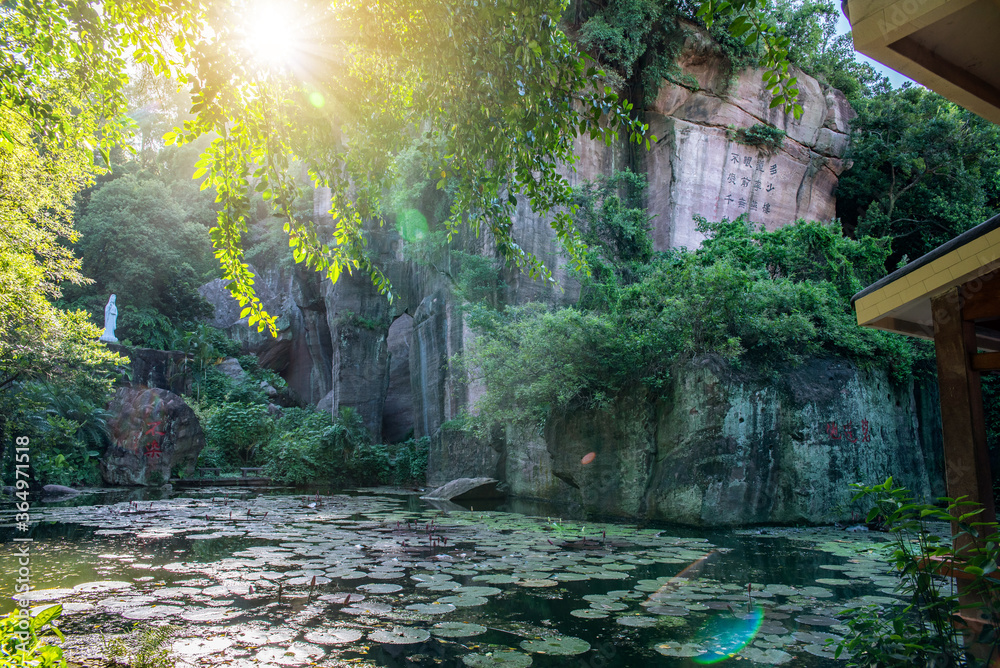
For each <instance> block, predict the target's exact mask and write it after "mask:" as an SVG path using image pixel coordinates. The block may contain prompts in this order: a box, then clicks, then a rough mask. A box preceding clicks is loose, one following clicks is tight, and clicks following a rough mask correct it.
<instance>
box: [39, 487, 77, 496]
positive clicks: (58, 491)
mask: <svg viewBox="0 0 1000 668" xmlns="http://www.w3.org/2000/svg"><path fill="white" fill-rule="evenodd" d="M42 491H44V492H45V494H46V496H72V495H74V494H79V493H80V490H78V489H73V488H72V487H66V486H65V485H45V486H44V487H42Z"/></svg>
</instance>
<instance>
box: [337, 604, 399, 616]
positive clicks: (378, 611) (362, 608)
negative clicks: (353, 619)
mask: <svg viewBox="0 0 1000 668" xmlns="http://www.w3.org/2000/svg"><path fill="white" fill-rule="evenodd" d="M340 611H341V612H346V613H347V614H349V615H376V616H381V615H388V614H390V613H391V612H392V606H391V605H389V604H387V603H374V602H372V601H368V602H367V603H352V604H351V605H349V606H347V607H346V608H341V609H340Z"/></svg>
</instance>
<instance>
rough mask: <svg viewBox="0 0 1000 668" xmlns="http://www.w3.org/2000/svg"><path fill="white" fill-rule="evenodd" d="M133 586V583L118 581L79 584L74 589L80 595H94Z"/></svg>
mask: <svg viewBox="0 0 1000 668" xmlns="http://www.w3.org/2000/svg"><path fill="white" fill-rule="evenodd" d="M131 586H132V583H131V582H120V581H116V580H107V581H105V582H86V583H84V584H78V585H76V586H75V587H73V591H75V592H77V593H79V594H94V593H97V592H105V591H116V590H119V589H128V588H129V587H131Z"/></svg>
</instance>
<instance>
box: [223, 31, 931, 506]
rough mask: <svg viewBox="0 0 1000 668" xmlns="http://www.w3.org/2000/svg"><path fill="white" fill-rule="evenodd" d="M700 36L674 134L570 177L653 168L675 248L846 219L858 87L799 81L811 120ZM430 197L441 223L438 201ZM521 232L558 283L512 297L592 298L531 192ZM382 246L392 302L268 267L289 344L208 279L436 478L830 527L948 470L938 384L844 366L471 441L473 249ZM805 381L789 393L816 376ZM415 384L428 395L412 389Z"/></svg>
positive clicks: (716, 383)
mask: <svg viewBox="0 0 1000 668" xmlns="http://www.w3.org/2000/svg"><path fill="white" fill-rule="evenodd" d="M686 33H687V37H686V42H685V44H684V47H683V49H681V52H680V55H679V57H678V66H679V69H680V72H679V74H678V76H677V77H675V78H674V80H675V81H680V82H683V85H681V84H678V83H671V82H668V81H666V80H664V81H663V83H662V87H661V88H660V90H659V91H658V95H657V96H656V99H655V102H654V103H653V104H651V105H650V106H649V107H648V108H647V109H646V110H645V113H646V118H647V120H648V122H649V124H650V127H651V132H652V134H655V135H657V136H658V141H657V142H656V143H655V144H654V145H653V146H652V148H651V150H650V151H649V152H646V151H645V150H644V149H637V148H636V147H634V146H628V145H626V144H624V143H622V142H619V143H613V144H612V145H605V144H603V143H601V142H593V141H590V140H588V139H579V140H577V154H578V161H577V162H576V164H575V165H574V167H573V169H570V168H569V167H567V168H566V170H565V174H566V176H567V178H568V179H569V181H570V183H571V184H572V185H580V184H582V183H583V182H584V181H587V180H594V179H597V178H599V177H600V176H601V175H610V174H613V173H614V172H615V171H617V170H621V169H625V168H631V169H633V170H637V171H640V172H643V173H645V174H646V175H647V177H648V182H649V190H648V208H649V212H650V214H651V215H652V216H653V220H652V223H651V226H652V230H651V233H652V236H653V239H654V243H655V246H656V248H657V249H660V250H663V249H667V248H671V247H681V246H684V247H687V248H695V247H697V246H698V245H699V244H700V243H701V241H702V237H701V235H700V233H698V232H697V230H696V229H695V222H694V218H695V217H696V216H703V217H705V218H707V219H709V220H720V219H722V218H725V217H728V218H735V217H736V216H738V215H740V214H746V215H747V216H748V217H749V218H750V219H751V220H754V221H757V222H760V223H763V224H764V225H765V226H766V227H767V228H768V229H774V228H776V227H779V226H781V225H785V224H789V223H793V222H794V221H795V220H797V219H799V218H807V219H813V220H830V219H831V218H832V217H833V216H834V211H835V198H834V191H835V187H836V183H837V178H838V176H839V175H840V173H841V172H842V171H843V169H844V168H845V164H844V162H843V159H842V156H843V154H844V150H845V148H846V144H847V134H846V133H847V130H848V126H847V124H848V121H849V119H850V118H851V116H852V111H851V109H850V107H849V106H848V105H847V102H846V100H845V99H844V97H843V95H841V94H840V93H839V92H838V91H836V90H831V89H829V88H826V87H824V86H823V85H821V84H820V83H819V82H817V81H816V80H815V79H812V78H811V77H809V76H807V75H804V74H802V73H797V76H798V79H799V88H800V90H801V93H802V97H801V99H800V103H801V105H802V107H803V110H804V113H803V115H802V117H801V118H800V119H795V118H793V117H792V116H790V115H787V114H785V113H784V112H782V111H779V110H776V109H770V106H769V105H770V94H769V93H768V92H767V91H766V90H765V88H764V87H763V84H762V83H761V72H760V71H757V70H747V71H743V72H735V73H734V72H732V71H731V68H730V65H729V63H728V62H727V61H726V60H725V58H724V57H723V56H721V55H720V51H719V50H718V48H717V47H716V46H715V45H714V44H712V42H711V40H709V39H708V37H707V36H705V34H704V33H702V32H700V31H699V30H698V29H697V28H696V27H694V26H687V28H686ZM757 124H764V125H767V126H770V127H773V128H778V129H780V130H782V131H784V132H785V133H786V136H785V138H784V140H783V141H782V142H781V145H780V147H771V148H767V147H756V146H750V145H748V144H747V143H746V137H745V133H744V134H741V133H740V130H747V129H749V128H752V127H753V126H755V125H757ZM741 138H742V139H741ZM329 196H330V193H329V190H328V189H317V190H316V192H315V194H314V214H315V217H316V219H317V220H321V219H322V218H323V217H324V215H325V212H326V210H327V209H328V207H329ZM417 206H419V204H418V205H417ZM421 208H422V214H423V215H425V216H426V217H427V218H428V219H429V220H430V225H431V227H432V228H433V226H434V220H433V215H432V212H431V209H432V208H433V207H432V206H426V207H421ZM513 231H514V234H515V236H516V238H517V239H518V242H519V243H520V245H521V246H522V247H523V248H525V249H526V250H528V251H530V252H532V253H534V254H535V255H536V256H537V257H539V258H541V259H542V260H543V261H544V262H545V263H546V264H547V266H548V267H549V268H550V269H551V271H552V274H553V277H554V278H555V281H554V282H552V283H546V282H542V281H537V280H532V279H530V278H529V277H527V276H526V275H525V274H522V273H519V272H517V271H513V270H505V271H504V272H503V276H502V278H503V287H502V289H501V290H500V293H499V294H498V298H499V300H500V301H502V302H504V303H508V304H523V303H526V302H530V301H543V302H546V303H549V304H553V305H559V306H564V305H569V304H573V303H575V302H576V301H577V299H578V298H579V284H578V283H577V282H576V280H575V279H574V275H573V272H572V271H571V269H570V267H569V266H568V263H567V259H566V257H565V255H564V254H563V253H562V252H561V251H560V246H559V243H558V240H557V239H556V236H555V232H554V231H553V230H552V228H551V226H550V225H549V221H548V219H547V218H545V217H542V216H538V215H536V214H534V213H533V212H531V211H530V209H529V208H528V206H527V203H526V202H524V201H520V202H519V204H518V207H517V212H516V215H515V219H514V221H513ZM370 242H371V245H370V250H371V252H372V253H373V256H374V258H375V259H376V261H377V262H378V264H379V266H380V267H381V268H382V270H383V271H384V272H385V273H386V274H387V275H388V276H389V278H390V279H391V281H392V283H393V287H394V299H393V301H392V302H391V303H390V302H388V301H387V300H386V298H385V297H384V296H383V295H380V294H378V292H377V290H376V289H375V288H374V287H373V286H372V285H371V282H370V280H369V278H368V276H367V275H352V276H342V277H341V279H340V281H339V282H338V283H337V284H336V285H333V286H332V285H330V284H329V283H328V282H325V281H323V280H321V279H319V278H317V277H315V276H311V275H306V274H305V273H303V272H300V271H290V270H288V269H282V270H277V269H273V268H264V269H263V271H261V272H255V273H258V275H259V276H260V277H261V280H259V281H258V286H259V287H260V288H261V293H262V298H263V299H264V302H265V304H266V305H267V306H268V308H269V310H272V312H275V313H279V314H280V315H281V318H280V319H279V323H280V324H281V328H282V331H281V332H280V334H279V336H278V338H277V339H276V340H273V339H269V338H266V337H263V336H259V335H257V334H256V333H249V332H248V330H247V328H246V327H245V324H243V323H240V322H239V321H238V314H239V309H238V307H234V306H233V304H235V302H233V301H232V299H231V297H229V295H228V292H227V291H226V290H225V286H224V285H223V284H222V283H221V282H216V283H215V284H210V285H209V286H206V287H205V289H203V294H205V296H206V297H207V298H208V299H209V301H211V302H212V303H214V304H215V305H216V319H217V322H216V323H215V324H216V325H217V326H221V327H227V328H229V329H230V331H232V332H233V334H234V335H235V336H238V337H240V338H241V340H243V341H244V343H245V344H246V345H247V347H248V348H249V349H251V350H253V351H255V352H257V353H258V354H259V355H260V356H261V360H262V362H264V363H265V364H266V365H267V366H269V367H271V368H274V369H276V370H278V371H279V372H281V373H282V375H283V376H284V377H285V378H286V380H287V381H288V383H289V386H290V387H291V388H292V389H293V390H294V391H295V392H296V394H297V395H298V396H299V397H300V398H301V399H302V400H303V401H304V402H308V403H313V404H317V405H319V406H321V407H322V408H323V409H324V410H330V411H332V412H334V413H336V412H337V411H338V410H339V409H340V408H342V407H351V408H353V409H355V410H357V411H358V412H359V413H360V414H361V415H362V417H363V418H364V420H365V423H366V424H367V425H368V427H369V429H370V430H371V432H372V434H373V436H375V437H376V438H381V439H385V440H390V441H391V440H396V439H399V438H403V437H404V436H405V435H406V434H408V433H410V431H411V430H412V433H413V434H414V435H415V436H417V437H422V436H426V437H429V438H430V439H431V450H430V453H429V470H428V478H429V481H430V482H431V483H432V484H440V483H443V482H446V481H447V480H449V479H451V478H455V477H475V476H492V477H502V478H504V479H505V480H506V482H507V483H508V484H509V485H510V487H511V491H512V492H513V493H514V494H516V495H522V496H533V497H539V498H548V499H560V500H564V501H569V502H575V503H579V504H581V505H583V506H584V507H586V508H588V509H590V510H593V511H595V512H601V513H607V514H615V515H629V516H649V517H658V518H661V519H670V520H674V521H683V522H688V523H740V522H753V521H821V520H822V518H823V515H824V513H827V514H829V512H830V508H836V507H840V506H843V500H844V498H846V495H847V494H849V491H847V487H846V482H844V481H846V480H848V479H850V478H851V477H852V476H856V475H862V474H864V475H868V474H869V473H870V474H872V475H874V469H872V467H874V466H875V464H876V463H879V462H881V463H882V464H884V467H883V468H885V469H886V470H888V469H893V468H904V469H906V468H908V469H912V471H913V473H912V475H913V477H912V481H913V482H914V483H915V484H916V488H917V490H918V491H920V492H924V491H927V489H930V487H929V486H933V484H936V483H932V482H929V481H932V480H934V471H933V470H932V469H933V467H932V466H931V464H929V462H930V461H931V460H932V459H933V457H934V453H935V452H936V450H935V448H934V446H933V444H931V443H930V442H931V441H932V440H933V439H934V438H935V435H936V434H937V432H936V431H935V427H933V425H931V424H930V422H928V421H927V420H926V419H924V418H921V419H920V420H919V421H917V422H914V421H913V419H912V418H909V417H907V418H904V417H903V416H908V415H910V413H908V412H907V411H910V410H911V409H914V410H916V411H917V412H918V413H919V414H920V415H926V414H929V413H930V412H931V409H932V408H935V406H934V403H933V401H931V400H930V399H929V398H928V397H930V391H929V390H926V391H915V393H914V392H911V395H912V396H909V398H906V397H904V396H903V395H898V396H897V395H893V392H896V390H886V391H887V393H888V394H890V395H893V397H895V398H893V402H896V401H897V400H898V402H899V405H898V406H895V403H894V404H893V406H894V407H893V408H891V409H890V408H889V407H887V406H882V407H881V408H878V407H879V406H880V404H879V401H878V400H877V398H876V394H874V393H875V392H876V390H875V388H876V387H878V388H881V387H882V385H880V383H881V384H885V383H887V382H888V381H886V380H885V379H884V378H882V379H881V380H879V379H877V378H875V377H874V376H871V377H869V376H866V375H865V374H862V373H861V372H858V371H857V370H853V368H851V370H850V371H849V372H844V373H847V375H846V376H843V377H842V378H841V380H842V381H843V383H844V386H843V387H844V388H846V389H845V392H847V394H838V395H836V397H840V398H839V399H838V398H836V397H834V395H830V396H829V397H827V398H822V397H819V398H817V397H814V398H811V399H802V397H801V396H799V395H796V394H795V393H794V391H792V390H788V392H786V391H784V390H779V389H777V388H776V387H772V386H771V385H768V384H755V383H754V382H751V381H749V380H741V381H739V382H737V381H735V380H734V379H733V378H734V377H733V376H732V375H731V374H729V375H726V374H722V375H721V376H720V375H715V374H714V372H713V371H711V370H710V369H707V368H692V369H688V370H686V371H684V372H682V373H681V374H680V376H679V377H678V383H679V385H678V386H677V389H676V391H677V394H676V396H675V397H674V398H673V399H670V400H667V399H660V400H657V401H653V400H652V399H649V398H647V397H637V396H626V397H622V398H620V400H619V405H618V406H617V408H616V411H614V413H613V414H614V415H615V416H616V417H614V418H613V419H612V418H610V417H608V416H607V415H603V414H579V415H567V416H561V417H560V418H558V419H557V420H555V421H554V422H553V423H552V424H550V425H549V426H548V428H547V430H546V432H545V434H536V435H526V434H515V433H509V434H507V438H506V439H498V440H497V441H496V442H492V443H483V442H480V441H477V440H475V439H471V438H469V437H468V436H467V435H464V434H463V433H462V432H460V431H455V430H453V429H451V428H450V425H449V422H450V421H452V420H454V419H455V418H457V417H459V416H461V415H462V413H463V412H464V411H468V410H474V405H475V401H476V398H477V396H479V394H481V392H482V391H483V388H482V387H479V386H476V385H475V384H473V385H466V384H465V382H464V381H463V379H462V378H461V377H460V376H459V375H458V374H457V373H455V371H454V369H453V365H452V361H453V360H454V358H455V356H456V355H457V354H459V353H461V352H462V351H463V350H465V349H466V348H467V346H468V345H469V344H470V342H471V341H472V339H473V334H472V332H471V331H470V329H469V327H468V324H467V322H466V319H465V315H464V312H463V308H462V304H461V303H460V300H459V299H458V298H457V297H456V296H455V294H454V291H453V286H454V282H455V280H456V277H457V275H458V271H459V270H460V267H459V266H458V265H457V264H456V263H459V264H460V260H456V259H455V258H454V257H452V258H439V260H434V261H432V262H422V263H418V262H413V261H412V260H411V259H410V258H409V257H407V256H406V255H405V254H404V252H403V250H402V246H403V243H402V239H401V237H400V235H399V234H398V233H397V231H396V230H394V229H393V227H392V226H391V225H387V226H385V227H382V228H379V229H378V230H373V233H372V234H371V235H370ZM459 244H460V246H461V248H462V250H463V251H464V252H466V253H474V254H479V255H483V256H486V257H493V255H494V252H493V248H492V245H491V243H490V239H489V238H488V237H483V238H463V239H460V240H459ZM230 302H232V303H230ZM394 323H396V324H395V325H394ZM400 323H402V324H400ZM846 368H847V367H845V369H846ZM720 373H722V372H721V371H720ZM838 373H840V372H838ZM841 375H843V374H841ZM793 377H794V374H792V375H790V376H789V379H788V380H787V382H786V385H788V388H793V387H795V386H796V385H795V381H793V380H792V378H793ZM838 377H839V376H838ZM699 379H700V380H699ZM407 382H408V384H409V388H408V391H407V388H405V387H403V386H402V385H404V384H406V383H407ZM886 387H888V386H886ZM878 391H882V390H881V389H879V390H878ZM789 392H791V394H789ZM897 394H898V393H897ZM904 394H905V392H904ZM797 396H798V398H795V397H797ZM825 396H826V395H824V397H825ZM848 396H850V397H853V398H852V399H848V398H847V397H848ZM890 398H891V397H890ZM838 402H839V403H838ZM852 402H853V403H852ZM880 410H881V411H882V412H881V413H879V412H878V411H880ZM685 411H686V412H685ZM823 411H826V412H827V413H828V414H829V416H828V420H832V421H833V422H835V423H836V424H838V425H840V426H843V425H844V424H847V423H848V422H851V423H852V425H853V427H854V428H856V429H860V428H861V427H860V424H861V422H860V421H859V420H861V419H863V418H861V417H858V416H860V415H861V413H859V412H858V411H863V412H864V414H865V415H869V416H873V417H870V418H865V419H868V420H869V428H871V425H873V424H875V423H876V422H878V423H879V424H880V425H882V426H881V427H880V428H882V429H886V430H888V431H886V432H885V436H884V437H883V435H882V432H879V434H878V436H879V438H880V439H881V440H878V441H875V440H865V441H862V442H863V443H865V444H866V446H865V447H868V448H874V452H876V453H880V454H878V456H875V457H873V456H867V455H866V453H868V451H866V450H864V449H862V448H861V446H857V444H855V443H853V442H852V443H851V444H850V447H838V446H844V443H842V442H841V443H839V444H838V443H836V442H832V441H831V442H830V443H825V444H824V442H823V441H822V433H821V432H822V430H820V431H817V429H818V427H816V425H817V424H820V422H817V420H820V421H821V420H823V419H827V418H824V417H823V415H825V414H823ZM852 411H853V412H852ZM876 414H877V415H878V416H879V417H878V418H877V419H876V418H875V417H874V416H876ZM852 415H853V416H854V417H851V416H852ZM834 416H835V417H834ZM852 420H853V422H852ZM931 422H932V421H931ZM810 425H811V426H810ZM888 425H891V427H890V426H888ZM872 433H873V434H874V432H872ZM874 438H875V437H874V436H872V439H874ZM907 438H909V439H911V442H912V443H919V444H920V445H919V447H917V446H914V448H915V449H913V452H912V453H911V454H910V455H906V456H908V457H910V459H906V457H905V456H904V454H903V453H904V450H905V449H904V448H903V447H902V445H901V444H902V443H903V442H904V441H905V439H907ZM871 443H875V445H869V444H871ZM591 451H592V452H597V453H598V457H597V459H596V460H595V463H594V464H592V465H590V467H589V468H588V467H583V468H581V466H580V464H579V462H580V459H581V458H582V456H583V455H584V454H587V452H591ZM914 453H915V454H914ZM868 454H870V453H868ZM918 455H919V456H918ZM880 457H881V459H880ZM904 460H905V461H904ZM865 467H868V468H865ZM921 467H923V468H921ZM855 469H857V470H855ZM900 475H903V476H904V478H905V475H909V474H906V473H901V474H900ZM822 480H827V482H825V483H822ZM842 482H843V483H844V484H842V485H841V483H842ZM821 483H822V484H821ZM823 485H825V487H824V486H823ZM921 485H922V486H921ZM841 488H843V489H841ZM817 489H822V490H826V491H824V492H823V493H818V492H816V490H817ZM838 490H839V491H838ZM934 491H939V490H936V489H935V490H934ZM810 503H811V504H812V505H810Z"/></svg>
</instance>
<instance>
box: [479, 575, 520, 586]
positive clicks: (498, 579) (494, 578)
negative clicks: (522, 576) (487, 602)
mask: <svg viewBox="0 0 1000 668" xmlns="http://www.w3.org/2000/svg"><path fill="white" fill-rule="evenodd" d="M472 579H473V580H474V581H476V582H489V583H490V584H513V583H515V582H517V581H518V579H517V578H515V577H513V576H511V575H501V574H492V575H477V576H475V577H473V578H472Z"/></svg>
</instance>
